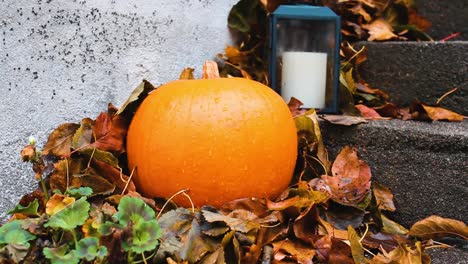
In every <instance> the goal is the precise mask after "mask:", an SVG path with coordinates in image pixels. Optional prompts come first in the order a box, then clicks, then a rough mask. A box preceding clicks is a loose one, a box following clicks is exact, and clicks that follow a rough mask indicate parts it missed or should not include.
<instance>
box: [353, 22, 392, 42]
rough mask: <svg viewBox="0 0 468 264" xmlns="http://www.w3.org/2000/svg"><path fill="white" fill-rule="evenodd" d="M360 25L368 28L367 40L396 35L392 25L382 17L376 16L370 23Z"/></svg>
mask: <svg viewBox="0 0 468 264" xmlns="http://www.w3.org/2000/svg"><path fill="white" fill-rule="evenodd" d="M362 27H363V28H364V29H367V30H368V33H369V38H368V39H367V40H368V41H373V40H378V41H382V40H389V39H393V38H397V37H398V36H397V35H395V34H394V33H393V27H392V26H391V25H390V24H389V23H388V22H387V21H385V20H384V19H382V18H378V19H376V20H374V21H372V22H371V23H370V24H366V25H362Z"/></svg>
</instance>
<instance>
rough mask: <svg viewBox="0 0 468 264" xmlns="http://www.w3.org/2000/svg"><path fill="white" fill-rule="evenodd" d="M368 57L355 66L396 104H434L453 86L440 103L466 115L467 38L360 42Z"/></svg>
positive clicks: (373, 85) (372, 84) (467, 96)
mask: <svg viewBox="0 0 468 264" xmlns="http://www.w3.org/2000/svg"><path fill="white" fill-rule="evenodd" d="M361 46H366V48H367V55H368V60H367V61H366V62H364V63H363V64H362V65H361V66H360V67H359V69H358V71H359V73H360V74H361V76H362V77H363V78H364V80H366V81H367V82H368V83H369V84H370V85H371V86H372V87H375V88H380V89H382V90H384V91H386V92H387V93H389V95H390V99H391V100H392V101H394V102H396V103H397V104H399V105H402V106H407V105H410V104H411V103H412V102H413V101H414V100H420V101H422V102H425V103H428V104H434V103H435V102H436V101H437V98H439V97H440V96H442V95H443V94H445V93H446V92H448V91H449V90H451V89H452V88H455V87H457V88H458V91H457V92H455V93H453V94H451V95H450V96H448V97H446V98H445V99H444V100H443V101H442V105H443V106H444V107H446V108H448V109H451V110H453V111H456V112H459V113H461V114H464V115H468V57H467V56H466V54H468V41H451V42H384V43H377V42H360V43H359V44H358V47H361Z"/></svg>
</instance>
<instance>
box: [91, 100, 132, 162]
mask: <svg viewBox="0 0 468 264" xmlns="http://www.w3.org/2000/svg"><path fill="white" fill-rule="evenodd" d="M116 112H117V108H116V107H115V106H113V105H112V104H109V110H108V112H107V113H101V114H100V115H99V116H98V117H97V118H96V121H95V124H94V127H93V133H94V136H95V137H96V141H95V142H94V143H93V144H91V147H96V148H98V149H100V150H105V151H110V152H116V153H122V152H123V151H124V148H125V146H124V140H125V137H126V136H127V126H128V122H127V120H125V118H124V117H123V116H121V115H115V113H116Z"/></svg>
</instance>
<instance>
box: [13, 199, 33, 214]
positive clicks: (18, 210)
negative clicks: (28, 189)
mask: <svg viewBox="0 0 468 264" xmlns="http://www.w3.org/2000/svg"><path fill="white" fill-rule="evenodd" d="M38 208H39V202H38V201H37V199H34V201H32V202H30V203H29V204H28V206H21V205H20V204H18V205H16V207H15V208H13V209H11V210H10V211H8V214H25V215H28V216H37V215H39V214H38V213H37V209H38Z"/></svg>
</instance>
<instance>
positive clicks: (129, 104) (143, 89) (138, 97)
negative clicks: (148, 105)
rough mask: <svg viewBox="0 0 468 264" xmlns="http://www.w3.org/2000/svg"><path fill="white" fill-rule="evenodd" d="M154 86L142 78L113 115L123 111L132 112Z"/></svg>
mask: <svg viewBox="0 0 468 264" xmlns="http://www.w3.org/2000/svg"><path fill="white" fill-rule="evenodd" d="M154 89H156V88H154V86H153V85H152V84H151V83H149V82H148V81H147V80H143V82H142V83H140V85H138V86H137V88H135V90H133V92H132V94H131V95H130V97H128V99H127V100H126V101H125V102H124V103H123V105H122V106H121V107H120V109H119V110H118V111H117V112H116V113H115V115H120V114H122V113H124V112H134V111H136V109H137V108H138V106H139V105H140V104H141V102H142V101H143V100H144V99H145V98H146V96H148V94H149V93H150V92H151V91H153V90H154Z"/></svg>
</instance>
